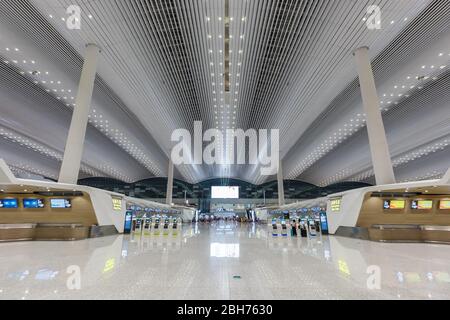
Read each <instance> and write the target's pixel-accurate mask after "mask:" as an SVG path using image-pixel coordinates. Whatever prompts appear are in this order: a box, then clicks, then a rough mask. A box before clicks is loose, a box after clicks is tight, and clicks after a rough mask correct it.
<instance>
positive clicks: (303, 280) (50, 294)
mask: <svg viewBox="0 0 450 320" xmlns="http://www.w3.org/2000/svg"><path fill="white" fill-rule="evenodd" d="M449 272H450V247H449V246H445V245H431V244H383V243H374V242H368V241H360V240H354V239H347V238H340V237H334V236H330V237H325V236H323V237H322V236H321V237H316V238H313V239H306V238H290V237H289V238H274V237H272V235H271V233H269V232H268V228H267V227H266V226H263V225H246V224H244V225H240V224H234V223H227V224H226V223H224V222H222V223H218V224H213V225H200V224H199V225H192V226H190V225H189V226H186V225H185V226H183V229H182V232H181V234H179V235H178V236H172V235H170V236H164V235H160V236H157V237H156V236H113V237H106V238H99V239H90V240H86V241H80V242H23V243H3V244H0V299H134V298H136V299H138V298H139V299H411V298H412V299H448V298H450V275H449Z"/></svg>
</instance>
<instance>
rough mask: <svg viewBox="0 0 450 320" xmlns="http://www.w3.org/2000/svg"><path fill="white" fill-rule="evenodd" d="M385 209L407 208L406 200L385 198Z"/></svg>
mask: <svg viewBox="0 0 450 320" xmlns="http://www.w3.org/2000/svg"><path fill="white" fill-rule="evenodd" d="M383 207H384V209H394V210H396V209H405V200H385V201H384V205H383Z"/></svg>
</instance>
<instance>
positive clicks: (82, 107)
mask: <svg viewBox="0 0 450 320" xmlns="http://www.w3.org/2000/svg"><path fill="white" fill-rule="evenodd" d="M99 53H100V48H99V47H98V46H97V45H95V44H88V45H87V46H86V54H85V58H84V64H83V71H82V72H81V78H80V83H79V85H78V93H77V98H76V100H75V103H76V105H75V107H74V110H73V115H72V122H71V123H70V129H69V135H68V136H67V142H66V149H65V151H64V159H63V162H62V165H61V171H60V173H59V182H61V183H69V184H76V183H77V181H78V174H79V171H80V165H81V157H82V155H83V149H84V139H85V136H86V127H87V123H88V116H89V111H90V108H91V100H92V92H93V91H94V83H95V76H96V72H97V62H98V56H99Z"/></svg>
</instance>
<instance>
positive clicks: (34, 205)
mask: <svg viewBox="0 0 450 320" xmlns="http://www.w3.org/2000/svg"><path fill="white" fill-rule="evenodd" d="M23 207H24V208H25V209H42V208H44V207H45V205H44V200H43V199H23Z"/></svg>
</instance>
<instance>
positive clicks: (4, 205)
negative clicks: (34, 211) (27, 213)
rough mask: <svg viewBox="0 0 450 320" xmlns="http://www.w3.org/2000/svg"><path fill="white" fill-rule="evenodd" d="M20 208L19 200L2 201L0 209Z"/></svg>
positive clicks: (0, 200)
mask: <svg viewBox="0 0 450 320" xmlns="http://www.w3.org/2000/svg"><path fill="white" fill-rule="evenodd" d="M18 207H19V205H18V201H17V199H0V209H17V208H18Z"/></svg>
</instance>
